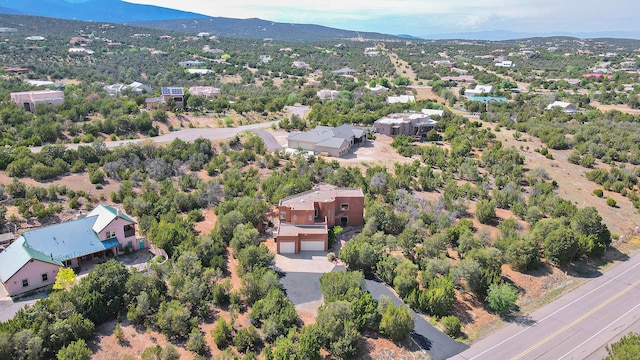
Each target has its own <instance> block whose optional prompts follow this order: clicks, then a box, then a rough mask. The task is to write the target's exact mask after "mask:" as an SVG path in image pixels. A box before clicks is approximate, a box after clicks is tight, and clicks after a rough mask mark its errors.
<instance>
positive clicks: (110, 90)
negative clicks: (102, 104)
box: [104, 81, 151, 96]
mask: <svg viewBox="0 0 640 360" xmlns="http://www.w3.org/2000/svg"><path fill="white" fill-rule="evenodd" d="M104 90H105V91H106V92H107V95H109V96H120V94H121V93H122V92H123V91H124V90H130V91H131V92H133V93H134V94H137V95H140V94H151V87H150V86H149V85H145V84H143V83H139V82H137V81H134V82H132V83H131V84H129V85H124V84H112V85H105V86H104Z"/></svg>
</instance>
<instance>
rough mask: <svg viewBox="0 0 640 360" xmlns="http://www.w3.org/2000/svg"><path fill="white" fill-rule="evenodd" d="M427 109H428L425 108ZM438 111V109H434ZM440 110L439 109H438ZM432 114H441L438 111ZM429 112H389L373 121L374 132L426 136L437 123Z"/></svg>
mask: <svg viewBox="0 0 640 360" xmlns="http://www.w3.org/2000/svg"><path fill="white" fill-rule="evenodd" d="M425 110H429V109H425ZM436 111H438V110H436ZM440 111H441V110H440ZM433 115H438V116H441V115H440V113H439V112H438V113H433ZM431 116H432V114H431V113H402V114H389V115H387V116H385V117H383V118H381V119H378V120H376V121H375V122H374V123H373V129H374V132H376V133H378V134H383V135H387V136H396V135H401V134H402V135H407V136H426V134H427V133H428V132H429V131H431V130H432V129H434V128H435V127H436V125H437V124H438V122H437V121H435V120H433V119H431Z"/></svg>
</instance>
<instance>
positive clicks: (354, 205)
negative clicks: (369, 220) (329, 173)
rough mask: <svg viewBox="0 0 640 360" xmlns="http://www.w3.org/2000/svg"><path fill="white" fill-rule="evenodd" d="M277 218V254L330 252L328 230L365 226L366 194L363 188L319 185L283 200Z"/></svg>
mask: <svg viewBox="0 0 640 360" xmlns="http://www.w3.org/2000/svg"><path fill="white" fill-rule="evenodd" d="M278 217H279V219H280V225H279V226H278V233H277V235H276V245H277V247H276V249H277V250H276V252H277V253H278V254H297V253H299V252H300V251H328V250H329V228H331V227H334V226H336V225H340V226H362V225H363V223H364V193H363V192H362V189H360V188H341V187H337V186H333V185H329V184H319V185H316V187H315V188H314V189H313V190H310V191H306V192H303V193H300V194H297V195H293V196H290V197H287V198H284V199H281V200H280V204H279V206H278Z"/></svg>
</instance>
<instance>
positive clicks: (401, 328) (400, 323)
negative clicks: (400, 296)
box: [380, 299, 415, 341]
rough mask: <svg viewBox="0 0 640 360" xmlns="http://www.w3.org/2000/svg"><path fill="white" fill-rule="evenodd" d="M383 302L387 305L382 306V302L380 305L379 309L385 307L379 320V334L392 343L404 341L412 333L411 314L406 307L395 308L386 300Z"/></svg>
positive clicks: (412, 322)
mask: <svg viewBox="0 0 640 360" xmlns="http://www.w3.org/2000/svg"><path fill="white" fill-rule="evenodd" d="M383 301H388V303H386V304H383V303H382V301H381V303H380V304H381V305H380V306H381V308H384V307H385V306H386V309H385V310H384V312H383V313H382V319H381V320H380V332H381V333H383V334H385V335H386V336H388V337H389V338H391V340H393V341H399V340H402V339H405V338H406V337H407V336H409V334H411V332H412V331H413V327H414V322H415V321H414V319H413V314H411V311H410V310H409V309H408V308H407V307H406V306H403V305H400V306H395V305H393V304H392V303H391V301H390V300H388V299H387V300H383Z"/></svg>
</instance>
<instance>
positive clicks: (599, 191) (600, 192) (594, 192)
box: [593, 189, 604, 197]
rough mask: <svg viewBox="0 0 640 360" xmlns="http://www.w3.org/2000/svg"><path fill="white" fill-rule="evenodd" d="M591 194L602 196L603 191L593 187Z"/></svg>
mask: <svg viewBox="0 0 640 360" xmlns="http://www.w3.org/2000/svg"><path fill="white" fill-rule="evenodd" d="M593 195H595V196H597V197H603V196H604V191H602V189H595V190H593Z"/></svg>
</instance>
